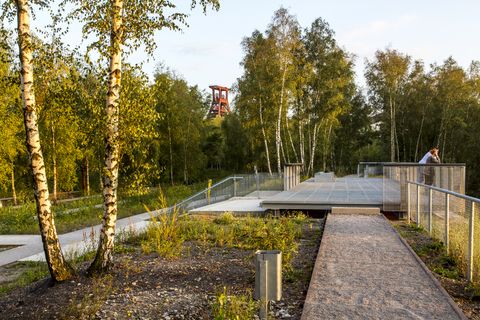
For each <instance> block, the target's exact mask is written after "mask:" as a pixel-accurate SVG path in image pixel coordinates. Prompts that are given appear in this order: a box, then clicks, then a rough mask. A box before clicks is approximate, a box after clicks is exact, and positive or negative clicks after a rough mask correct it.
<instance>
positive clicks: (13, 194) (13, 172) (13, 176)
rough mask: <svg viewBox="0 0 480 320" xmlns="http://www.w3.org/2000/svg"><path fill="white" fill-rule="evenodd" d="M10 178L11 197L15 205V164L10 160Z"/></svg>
mask: <svg viewBox="0 0 480 320" xmlns="http://www.w3.org/2000/svg"><path fill="white" fill-rule="evenodd" d="M11 180H12V198H13V205H15V206H16V205H17V191H16V190H15V166H14V165H13V162H12V174H11Z"/></svg>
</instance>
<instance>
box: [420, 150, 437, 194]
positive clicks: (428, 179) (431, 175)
mask: <svg viewBox="0 0 480 320" xmlns="http://www.w3.org/2000/svg"><path fill="white" fill-rule="evenodd" d="M438 151H439V150H438V148H433V149H432V150H430V157H428V158H427V162H426V163H427V164H438V163H441V161H440V156H439V155H438ZM422 160H423V159H422ZM434 181H435V167H434V166H428V167H427V168H425V184H428V185H432V184H433V182H434Z"/></svg>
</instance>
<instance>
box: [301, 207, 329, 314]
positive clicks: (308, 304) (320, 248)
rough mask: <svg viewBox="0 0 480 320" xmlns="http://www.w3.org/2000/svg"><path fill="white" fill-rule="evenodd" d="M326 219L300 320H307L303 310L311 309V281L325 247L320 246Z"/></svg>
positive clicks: (323, 231)
mask: <svg viewBox="0 0 480 320" xmlns="http://www.w3.org/2000/svg"><path fill="white" fill-rule="evenodd" d="M328 217H329V215H328V214H327V215H326V217H325V220H324V222H323V230H322V237H321V238H320V246H319V248H318V251H317V256H316V257H315V265H314V266H313V270H312V276H311V277H310V282H309V283H308V290H307V295H306V296H305V301H304V302H303V310H302V315H301V316H300V320H308V319H307V317H306V316H305V310H306V309H309V308H312V307H313V306H311V303H310V302H309V301H310V300H312V298H311V297H310V296H311V295H312V291H313V290H311V289H312V288H311V286H312V283H313V281H312V280H313V277H314V276H315V274H316V272H315V271H316V269H317V268H320V263H317V262H318V259H319V257H320V256H321V254H320V252H321V251H322V250H325V246H322V239H323V235H324V234H325V231H326V228H327V221H328Z"/></svg>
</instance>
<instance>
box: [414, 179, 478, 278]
mask: <svg viewBox="0 0 480 320" xmlns="http://www.w3.org/2000/svg"><path fill="white" fill-rule="evenodd" d="M406 194H407V197H406V206H407V220H408V222H410V221H414V222H415V223H416V225H417V226H419V227H422V228H424V229H425V230H427V231H428V233H429V234H430V236H431V237H433V238H435V239H438V240H440V241H442V242H443V243H444V245H445V247H446V250H447V253H448V254H450V255H452V256H453V257H455V258H456V261H458V262H459V265H460V267H461V268H462V271H463V272H464V274H465V275H466V278H467V280H468V281H478V280H480V217H479V216H478V215H479V212H480V210H479V209H480V199H477V198H473V197H469V196H466V195H464V194H461V193H458V192H454V191H451V190H447V189H444V188H439V187H435V186H431V185H427V184H424V183H419V182H415V181H407V192H406Z"/></svg>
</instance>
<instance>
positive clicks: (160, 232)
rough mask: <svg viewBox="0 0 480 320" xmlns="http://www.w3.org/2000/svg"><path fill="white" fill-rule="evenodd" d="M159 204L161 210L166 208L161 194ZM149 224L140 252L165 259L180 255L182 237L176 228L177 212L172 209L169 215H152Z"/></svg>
mask: <svg viewBox="0 0 480 320" xmlns="http://www.w3.org/2000/svg"><path fill="white" fill-rule="evenodd" d="M159 200H160V204H161V206H162V208H164V207H165V206H166V199H165V197H164V196H163V195H162V194H161V195H160V198H159ZM150 216H151V223H150V224H149V225H148V227H147V230H146V233H145V239H144V240H142V241H141V246H142V250H143V252H145V253H147V254H148V253H150V252H152V251H155V252H157V253H158V254H159V255H160V256H162V257H165V258H174V257H177V256H179V255H180V253H181V249H182V244H183V241H184V239H183V237H182V236H181V233H180V228H179V226H178V210H177V208H174V210H173V212H172V213H171V214H167V213H166V212H163V213H162V214H160V216H159V217H155V215H153V214H152V213H150Z"/></svg>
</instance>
